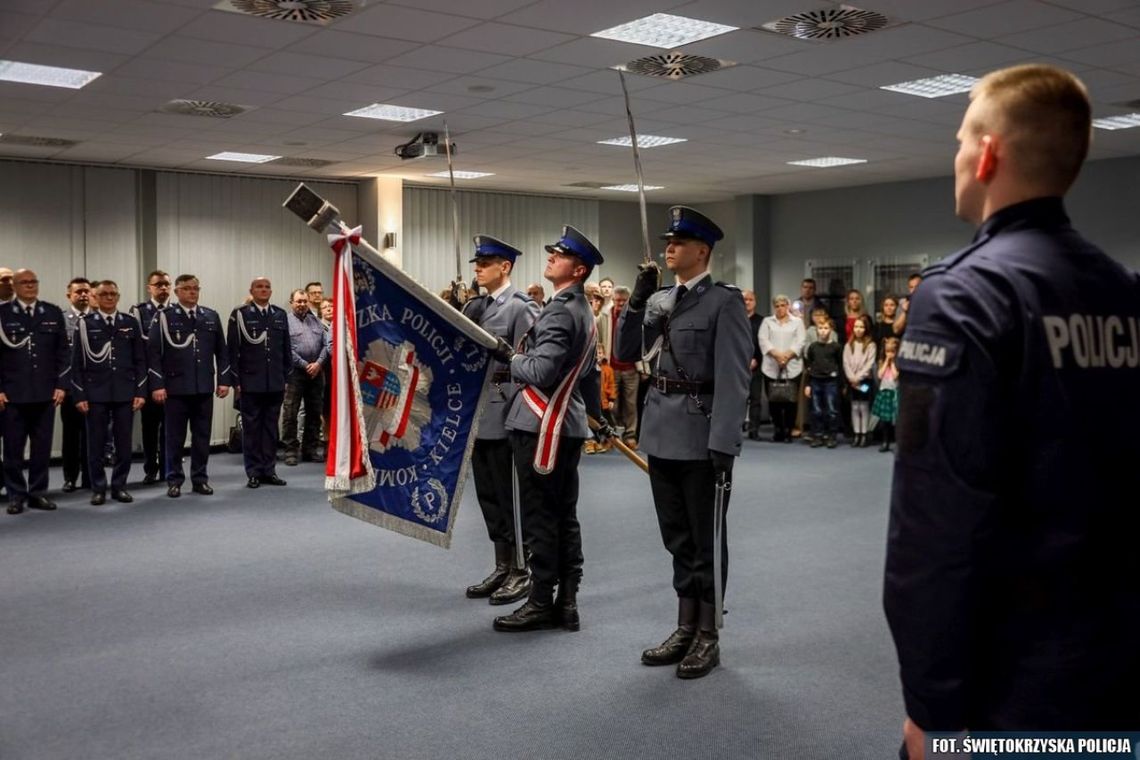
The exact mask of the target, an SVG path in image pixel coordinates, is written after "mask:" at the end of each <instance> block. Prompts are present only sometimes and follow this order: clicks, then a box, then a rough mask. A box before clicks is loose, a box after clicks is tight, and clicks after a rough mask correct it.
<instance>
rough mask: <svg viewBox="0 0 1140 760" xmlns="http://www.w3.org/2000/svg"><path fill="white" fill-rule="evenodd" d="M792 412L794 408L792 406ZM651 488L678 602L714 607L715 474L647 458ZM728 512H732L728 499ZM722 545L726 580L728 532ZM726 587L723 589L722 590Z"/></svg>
mask: <svg viewBox="0 0 1140 760" xmlns="http://www.w3.org/2000/svg"><path fill="white" fill-rule="evenodd" d="M791 406H793V407H794V404H793V405H791ZM649 487H650V489H652V491H653V506H654V507H655V508H656V509H657V524H658V526H659V527H660V528H661V539H662V541H664V543H665V548H666V549H668V550H669V553H670V554H672V555H673V588H674V590H676V592H677V596H678V597H682V598H686V599H702V600H704V601H706V602H710V603H711V602H713V596H714V586H713V567H714V565H713V505H714V504H715V501H716V475H715V474H714V473H713V467H712V461H711V460H708V459H694V460H679V459H661V458H660V457H653V456H651V457H649ZM729 493H730V492H725V501H724V508H725V513H726V515H727V512H728V494H729ZM722 538H723V540H722V543H721V549H722V555H721V556H722V559H723V563H722V565H721V578H722V580H723V581H724V582H725V583H727V581H728V531H727V530H726V531H724V532H723V536H722ZM721 588H722V589H723V588H724V585H722V586H721Z"/></svg>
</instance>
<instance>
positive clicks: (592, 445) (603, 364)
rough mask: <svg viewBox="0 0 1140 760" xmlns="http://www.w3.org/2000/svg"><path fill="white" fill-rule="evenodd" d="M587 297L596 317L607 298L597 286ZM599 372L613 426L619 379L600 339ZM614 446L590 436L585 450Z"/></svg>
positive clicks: (594, 451)
mask: <svg viewBox="0 0 1140 760" xmlns="http://www.w3.org/2000/svg"><path fill="white" fill-rule="evenodd" d="M586 299H587V300H588V301H589V302H590V308H591V309H592V310H593V312H594V318H595V319H596V318H597V316H598V315H599V314H600V313H601V312H602V306H603V304H604V303H605V299H603V298H602V296H601V295H600V294H599V293H598V291H597V288H594V290H593V292H591V293H588V294H587V295H586ZM598 374H599V376H600V383H601V395H602V416H603V417H605V419H606V423H607V424H608V425H610V426H611V427H612V426H613V425H614V417H613V414H614V403H615V402H616V401H617V380H616V379H615V378H614V370H613V367H611V366H610V362H609V357H607V356H606V352H605V350H604V349H603V348H602V342H601V341H598ZM612 446H613V444H611V443H610V442H609V441H599V440H596V439H595V438H590V439H589V440H587V441H586V447H585V449H583V451H584V452H585V453H586V454H604V453H606V452H607V451H609V450H610V448H611V447H612Z"/></svg>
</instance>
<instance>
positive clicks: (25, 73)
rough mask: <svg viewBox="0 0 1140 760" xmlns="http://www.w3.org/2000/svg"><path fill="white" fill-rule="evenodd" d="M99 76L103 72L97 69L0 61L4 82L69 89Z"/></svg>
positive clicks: (86, 83)
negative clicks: (85, 69) (62, 67)
mask: <svg viewBox="0 0 1140 760" xmlns="http://www.w3.org/2000/svg"><path fill="white" fill-rule="evenodd" d="M101 76H103V73H102V72H99V71H83V70H82V69H61V68H59V67H57V66H40V65H39V64H36V63H20V62H19V61H0V80H3V81H5V82H20V83H21V84H42V85H47V86H48V87H66V88H68V89H69V90H78V89H79V88H81V87H84V86H86V85H88V84H90V83H91V82H93V81H95V80H96V79H98V78H99V77H101Z"/></svg>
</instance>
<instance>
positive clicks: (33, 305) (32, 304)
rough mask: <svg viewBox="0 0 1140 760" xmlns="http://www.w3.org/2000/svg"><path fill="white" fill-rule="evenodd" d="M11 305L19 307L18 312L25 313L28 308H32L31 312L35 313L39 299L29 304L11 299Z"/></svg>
mask: <svg viewBox="0 0 1140 760" xmlns="http://www.w3.org/2000/svg"><path fill="white" fill-rule="evenodd" d="M12 303H14V304H16V305H17V306H19V307H20V311H23V312H27V310H28V307H29V306H30V307H32V311H35V309H36V307H37V306H39V305H40V302H39V299H36V300H35V301H32V302H31V303H24V302H23V301H21V300H20V299H19V298H13V299H12Z"/></svg>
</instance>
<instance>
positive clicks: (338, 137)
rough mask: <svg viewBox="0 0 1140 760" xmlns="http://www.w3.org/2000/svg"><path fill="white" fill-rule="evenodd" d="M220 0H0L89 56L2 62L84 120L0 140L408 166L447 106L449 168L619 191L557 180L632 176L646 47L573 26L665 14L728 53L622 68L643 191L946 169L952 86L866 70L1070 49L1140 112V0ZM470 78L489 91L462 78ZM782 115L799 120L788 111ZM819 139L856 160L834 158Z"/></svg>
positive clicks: (1099, 93) (352, 166) (988, 64)
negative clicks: (340, 13) (848, 25)
mask: <svg viewBox="0 0 1140 760" xmlns="http://www.w3.org/2000/svg"><path fill="white" fill-rule="evenodd" d="M216 2H217V0H0V59H8V60H17V61H26V62H32V63H39V64H47V65H55V66H67V67H72V68H81V69H88V70H96V71H101V72H104V74H103V76H102V77H100V78H99V79H97V80H95V81H94V82H93V83H91V84H90V85H88V86H87V87H86V88H84V89H82V90H67V89H60V88H54V87H41V86H34V85H24V84H12V83H6V82H0V132H3V133H14V134H20V135H34V136H41V137H58V138H65V139H70V140H78V141H80V142H79V144H78V145H76V146H74V147H69V148H66V149H62V150H60V149H52V148H39V147H24V146H17V145H11V144H5V143H3V142H0V156H7V157H13V158H30V159H49V160H58V161H70V162H82V163H89V162H96V163H104V164H115V165H122V166H140V167H159V168H179V169H188V170H205V171H214V172H217V171H233V172H238V173H245V174H272V175H278V176H281V175H287V176H311V177H334V178H355V177H364V176H373V175H377V174H398V175H400V176H403V177H404V178H406V179H407V180H410V181H415V182H419V183H428V184H432V183H438V184H446V182H447V181H446V180H436V179H429V178H426V177H425V176H424V175H425V174H428V173H430V172H436V171H440V170H442V169H446V162H444V161H443V160H442V159H441V160H426V161H410V162H407V161H405V162H402V161H400V160H399V159H398V158H396V157H395V156H394V155H393V154H392V150H393V148H394V147H395V146H396V145H397V144H398V143H401V142H404V141H406V140H407V139H409V138H411V137H412V136H413V135H414V134H416V133H417V132H420V131H424V130H438V131H440V132H442V128H443V122H444V120H445V119H446V121H447V123H448V125H449V127H450V130H451V134H452V139H453V141H454V142H456V143H457V144H458V155H457V157H456V168H457V169H465V170H475V171H487V172H493V173H494V174H495V176H493V177H487V178H484V179H479V180H460V181H458V184H459V185H460V187H465V188H482V189H493V188H496V189H508V190H518V191H530V192H547V193H550V192H555V193H559V194H563V193H565V194H574V195H582V196H591V197H606V198H613V199H621V200H629V199H630V197H631V196H630V195H629V194H625V193H620V192H614V191H595V190H574V189H572V188H566V187H564V186H565V185H568V184H570V183H574V182H606V183H614V184H617V183H630V182H634V181H635V177H634V171H633V161H632V154H631V152H630V151H629V149H628V148H620V147H613V146H606V145H598V144H597V142H596V141H597V140H601V139H605V138H610V137H618V136H621V135H627V134H628V128H627V124H626V119H625V110H624V104H623V100H622V97H621V88H620V83H619V81H618V75H617V74H616V73H615V72H614V71H612V70H610V69H609V67H611V66H614V65H616V64H620V63H625V62H627V61H629V60H632V59H634V58H640V57H643V56H646V55H652V54H656V53H660V52H664V51H661V50H658V49H656V48H650V47H645V46H642V45H633V44H629V43H621V42H613V41H609V40H602V39H596V38H592V37H589V36H588V35H589V34H590V33H591V32H595V31H599V30H601V29H604V28H608V27H610V26H614V25H616V24H619V23H623V22H626V21H630V20H632V19H635V18H639V17H641V16H645V15H648V14H650V13H655V12H669V13H674V14H678V15H686V16H691V17H695V18H700V19H705V20H709V21H716V22H721V23H725V24H731V25H733V26H739V27H742V30H741V31H737V32H732V33H730V34H726V35H723V36H720V37H715V38H712V39H708V40H705V41H702V42H698V43H695V44H692V45H688V46H686V47H685V48H682V50H684V51H685V52H691V53H697V54H701V55H706V56H710V57H715V58H721V59H727V60H731V61H735V62H737V63H738V64H739V65H738V66H736V67H734V68H730V69H726V70H723V71H719V72H715V73H711V74H705V75H701V76H697V77H694V78H692V79H687V80H685V81H683V82H667V81H661V80H657V79H650V78H646V77H639V76H634V75H627V81H628V83H629V86H630V88H631V94H632V100H633V111H634V115H635V117H636V120H637V127H638V131H639V132H640V133H642V134H657V135H669V136H676V137H685V138H688V142H685V143H680V144H675V145H670V146H665V147H660V148H654V149H650V150H644V151H643V152H642V161H643V163H644V167H645V176H646V182H647V183H648V184H654V185H664V186H665V187H666V189H664V190H659V191H654V192H652V193H650V199H651V200H655V201H661V202H674V201H693V202H696V201H710V200H720V199H725V198H729V197H732V196H734V195H738V194H744V193H786V192H794V191H802V190H811V189H821V188H830V187H842V186H851V185H862V184H870V183H876V182H887V181H894V180H902V179H910V178H916V177H930V176H939V175H945V174H948V173H949V170H950V163H951V160H952V154H953V151H954V132H955V130H956V128H957V125H958V122H959V121H960V118H961V113H962V110H963V109H964V106H965V103H966V96H965V95H952V96H949V97H945V98H940V99H936V100H927V99H923V98H917V97H913V96H908V95H902V94H896V93H891V92H886V91H883V90H880V89H878V88H879V86H880V85H884V84H892V83H895V82H899V81H902V80H907V79H914V78H919V77H925V76H933V75H936V74H942V73H951V72H954V73H963V74H974V75H980V74H982V73H984V72H986V71H988V70H991V69H993V68H995V67H1001V66H1006V65H1009V64H1013V63H1019V62H1028V61H1040V62H1050V63H1055V64H1058V65H1061V66H1064V67H1067V68H1069V69H1071V70H1073V71H1075V72H1076V73H1078V74H1079V76H1080V77H1081V78H1082V79H1083V80H1084V81H1085V83H1086V84H1087V85H1088V86H1089V89H1090V91H1091V92H1092V95H1093V99H1094V104H1095V110H1096V115H1097V116H1109V115H1115V114H1121V113H1126V112H1129V111H1136V110H1140V109H1138V108H1135V107H1134V108H1124V107H1121V106H1119V105H1113V104H1119V103H1121V102H1124V101H1131V100H1135V99H1137V98H1140V0H1048V2H1046V1H1044V0H863V1H862V2H859V3H858V4H859V5H860V7H865V8H867V9H869V10H874V11H879V12H881V13H884V14H886V15H888V16H890V17H891V18H893V19H895V20H897V21H899V22H902V23H901V24H899V25H898V26H895V27H893V28H890V29H887V30H884V31H879V32H875V33H873V34H870V35H868V36H866V37H861V38H855V39H849V40H843V41H838V42H831V43H813V42H805V41H800V40H794V39H790V38H785V37H781V36H777V35H773V34H769V33H766V32H759V31H752V30H750V28H752V27H757V26H759V25H761V24H763V23H765V22H767V21H771V20H774V19H776V18H778V17H781V16H783V15H786V14H789V13H795V12H801V11H807V10H814V9H819V8H826V7H834V6H836V5H838V4H837V3H829V2H825V1H823V0H695V1H689V2H675V1H673V0H619V1H618V2H615V1H614V0H537V1H536V0H386V1H382V0H356V5H357V7H358V10H357V11H356V12H355V13H353V14H352V15H350V16H348V17H346V18H343V19H340V20H338V21H336V22H334V23H333V24H331V25H329V26H328V27H319V26H312V25H308V24H301V23H294V22H288V21H275V20H267V19H258V18H251V17H246V16H241V15H238V14H235V13H228V12H225V11H219V10H214V9H212V6H213V5H214V4H215V3H216ZM479 86H489V87H493V88H494V89H493V90H492V91H490V92H480V91H478V90H476V91H475V92H472V91H471V88H472V87H479ZM173 98H190V99H203V100H217V101H223V102H227V103H235V104H240V105H243V106H248V107H252V110H250V111H249V112H247V113H244V114H241V115H239V116H236V117H234V118H231V119H208V118H202V117H191V116H176V115H168V114H162V113H157V112H156V109H157V108H158V107H160V106H161V105H163V104H164V103H166V102H167V101H168V100H171V99H173ZM374 102H380V103H393V104H397V105H403V106H415V107H421V108H430V109H435V110H441V111H445V112H446V113H445V114H444V115H443V116H438V117H434V118H431V119H425V120H422V121H418V122H413V123H410V124H396V123H391V122H382V121H375V120H371V119H360V118H354V117H348V116H342V115H341V114H342V113H344V112H345V111H348V110H352V109H355V108H359V107H361V106H365V105H368V104H370V103H374ZM792 130H801V131H799V132H794V131H792ZM219 151H241V152H251V153H269V154H274V155H284V156H293V157H305V158H318V159H325V160H331V161H335V162H337V163H334V164H332V165H330V166H328V167H324V168H321V169H303V170H296V169H286V168H285V167H281V166H274V165H273V164H272V163H270V164H265V165H248V164H233V163H227V162H218V161H207V160H204V158H203V157H204V156H207V155H210V154H213V153H216V152H219ZM1137 154H1140V128H1138V129H1131V130H1119V131H1114V132H1109V131H1104V130H1096V133H1095V144H1094V148H1093V158H1111V157H1118V156H1127V155H1137ZM818 156H846V157H853V158H865V159H867V160H868V162H867V163H866V164H859V165H855V166H848V167H837V168H831V169H813V168H808V167H795V166H788V165H787V163H786V162H787V161H791V160H797V159H805V158H812V157H818Z"/></svg>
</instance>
